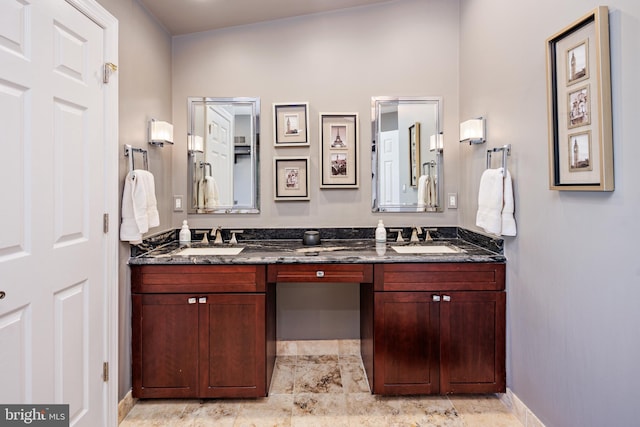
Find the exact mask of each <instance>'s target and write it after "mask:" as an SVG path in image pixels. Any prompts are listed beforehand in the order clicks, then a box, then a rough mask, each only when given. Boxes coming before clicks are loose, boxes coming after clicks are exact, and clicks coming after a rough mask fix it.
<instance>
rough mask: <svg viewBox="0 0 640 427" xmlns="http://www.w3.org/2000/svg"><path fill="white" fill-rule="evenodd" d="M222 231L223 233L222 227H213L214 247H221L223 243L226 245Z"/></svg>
mask: <svg viewBox="0 0 640 427" xmlns="http://www.w3.org/2000/svg"><path fill="white" fill-rule="evenodd" d="M220 231H221V228H220V227H213V228H212V229H211V238H212V239H213V244H214V245H221V244H222V243H224V242H223V241H222V233H221V232H220Z"/></svg>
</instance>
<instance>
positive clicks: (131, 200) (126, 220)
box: [120, 170, 160, 245]
mask: <svg viewBox="0 0 640 427" xmlns="http://www.w3.org/2000/svg"><path fill="white" fill-rule="evenodd" d="M158 225H160V216H159V215H158V207H157V203H156V194H155V182H154V179H153V175H152V174H151V173H150V172H149V171H146V170H133V171H130V172H129V173H128V174H127V176H126V177H125V183H124V189H123V191H122V223H121V225H120V240H123V241H128V242H130V243H131V244H134V245H135V244H138V243H141V242H142V234H143V233H146V232H147V231H149V228H152V227H157V226H158Z"/></svg>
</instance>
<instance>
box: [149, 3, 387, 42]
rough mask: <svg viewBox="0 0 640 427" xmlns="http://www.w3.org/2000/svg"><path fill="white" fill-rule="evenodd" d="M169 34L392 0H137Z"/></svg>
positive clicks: (213, 28)
mask: <svg viewBox="0 0 640 427" xmlns="http://www.w3.org/2000/svg"><path fill="white" fill-rule="evenodd" d="M139 1H140V2H141V3H142V4H143V5H144V6H145V7H146V8H147V10H148V11H149V12H151V14H153V15H154V16H155V17H156V18H157V19H158V21H160V23H162V25H164V26H165V28H166V29H167V30H168V31H169V32H170V33H171V34H172V35H179V34H187V33H195V32H199V31H208V30H215V29H219V28H225V27H233V26H236V25H245V24H253V23H256V22H263V21H271V20H274V19H281V18H290V17H294V16H302V15H309V14H312V13H320V12H328V11H332V10H337V9H346V8H350V7H357V6H366V5H371V4H375V3H387V2H390V1H395V0H139Z"/></svg>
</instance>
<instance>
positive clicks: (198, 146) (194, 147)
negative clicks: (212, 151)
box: [187, 134, 204, 154]
mask: <svg viewBox="0 0 640 427" xmlns="http://www.w3.org/2000/svg"><path fill="white" fill-rule="evenodd" d="M187 146H188V150H189V153H191V154H195V153H204V139H203V138H202V137H201V136H200V135H191V134H189V135H188V136H187Z"/></svg>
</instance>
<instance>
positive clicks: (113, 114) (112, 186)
mask: <svg viewBox="0 0 640 427" xmlns="http://www.w3.org/2000/svg"><path fill="white" fill-rule="evenodd" d="M66 2H67V3H69V4H70V5H71V6H73V7H75V8H76V9H77V10H79V11H80V12H81V13H82V14H84V15H85V16H87V17H88V18H89V19H91V20H92V21H93V22H95V23H96V24H97V25H98V26H99V27H100V28H102V29H103V34H104V61H103V62H104V63H107V62H110V63H113V64H117V63H118V20H117V19H116V18H115V17H114V16H113V15H111V14H110V13H109V12H108V11H107V10H106V9H105V8H104V7H102V6H101V5H100V4H99V3H98V2H97V1H96V0H66ZM103 94H104V98H103V100H104V130H103V140H102V144H103V148H104V150H103V156H104V157H103V159H104V210H105V211H104V213H105V214H107V215H108V223H107V226H108V232H107V233H106V234H105V236H104V254H105V259H104V263H105V277H104V284H105V286H104V295H103V297H104V304H105V310H104V313H105V319H103V320H104V325H105V331H104V332H105V334H104V341H103V343H104V345H103V348H104V352H105V353H104V355H103V357H104V359H103V360H104V361H105V362H108V363H109V380H108V381H105V382H104V383H103V386H104V388H103V396H102V398H103V407H104V416H105V418H104V420H103V422H104V423H103V425H105V426H117V425H118V372H119V367H118V73H111V75H110V78H109V83H106V84H103Z"/></svg>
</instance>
